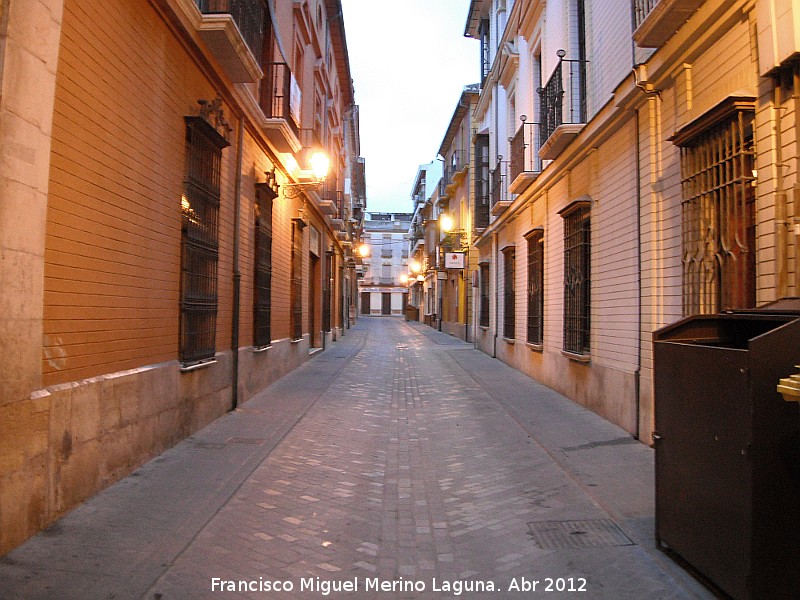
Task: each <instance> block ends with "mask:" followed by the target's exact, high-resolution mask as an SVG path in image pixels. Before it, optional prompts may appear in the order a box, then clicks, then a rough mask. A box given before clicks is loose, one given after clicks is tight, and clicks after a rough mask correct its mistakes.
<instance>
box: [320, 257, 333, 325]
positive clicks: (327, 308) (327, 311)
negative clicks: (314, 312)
mask: <svg viewBox="0 0 800 600" xmlns="http://www.w3.org/2000/svg"><path fill="white" fill-rule="evenodd" d="M323 277H324V279H323V281H322V331H330V330H331V301H332V296H333V294H332V290H333V252H330V251H328V252H326V253H325V273H324V275H323Z"/></svg>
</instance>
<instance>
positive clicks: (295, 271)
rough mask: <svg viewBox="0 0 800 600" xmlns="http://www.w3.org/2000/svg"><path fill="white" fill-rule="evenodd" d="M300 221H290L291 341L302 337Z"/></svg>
mask: <svg viewBox="0 0 800 600" xmlns="http://www.w3.org/2000/svg"><path fill="white" fill-rule="evenodd" d="M304 227H305V223H304V222H303V221H302V220H301V219H292V272H291V286H290V293H289V296H290V298H289V304H290V306H291V312H290V314H289V329H290V332H291V336H292V339H293V340H299V339H301V338H302V337H303V228H304Z"/></svg>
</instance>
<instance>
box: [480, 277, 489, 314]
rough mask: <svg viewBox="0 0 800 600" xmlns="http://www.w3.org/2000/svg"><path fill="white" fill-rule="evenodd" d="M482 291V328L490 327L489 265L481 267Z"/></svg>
mask: <svg viewBox="0 0 800 600" xmlns="http://www.w3.org/2000/svg"><path fill="white" fill-rule="evenodd" d="M480 286H481V287H480V290H481V306H480V310H481V313H480V322H479V325H480V326H481V327H488V326H489V265H488V264H482V265H480Z"/></svg>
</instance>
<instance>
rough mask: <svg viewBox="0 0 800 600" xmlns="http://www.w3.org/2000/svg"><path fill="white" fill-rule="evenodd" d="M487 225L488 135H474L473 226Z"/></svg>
mask: <svg viewBox="0 0 800 600" xmlns="http://www.w3.org/2000/svg"><path fill="white" fill-rule="evenodd" d="M488 226H489V135H488V134H485V133H481V134H478V135H476V136H475V227H476V228H477V229H485V228H486V227H488Z"/></svg>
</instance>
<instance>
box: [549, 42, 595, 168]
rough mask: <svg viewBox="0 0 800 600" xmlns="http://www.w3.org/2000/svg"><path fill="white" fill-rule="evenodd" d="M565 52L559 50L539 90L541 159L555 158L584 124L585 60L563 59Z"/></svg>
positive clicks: (585, 111)
mask: <svg viewBox="0 0 800 600" xmlns="http://www.w3.org/2000/svg"><path fill="white" fill-rule="evenodd" d="M565 54H566V53H565V52H564V50H559V51H558V57H559V59H560V60H559V62H558V66H557V67H556V69H555V71H553V74H552V75H551V76H550V80H549V81H548V82H547V84H546V85H545V86H544V87H543V88H540V89H539V90H538V91H539V95H540V96H541V98H540V105H539V109H540V110H539V136H540V138H539V139H540V140H541V141H542V146H541V147H540V148H539V158H540V159H542V160H552V159H554V158H556V157H557V156H558V155H559V154H561V152H562V151H563V150H564V148H566V147H567V146H568V145H569V143H570V142H571V141H572V140H574V139H575V138H576V137H577V136H578V134H579V133H580V132H581V130H582V129H583V128H584V126H585V125H586V113H587V110H586V65H587V61H585V60H564V56H565Z"/></svg>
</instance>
